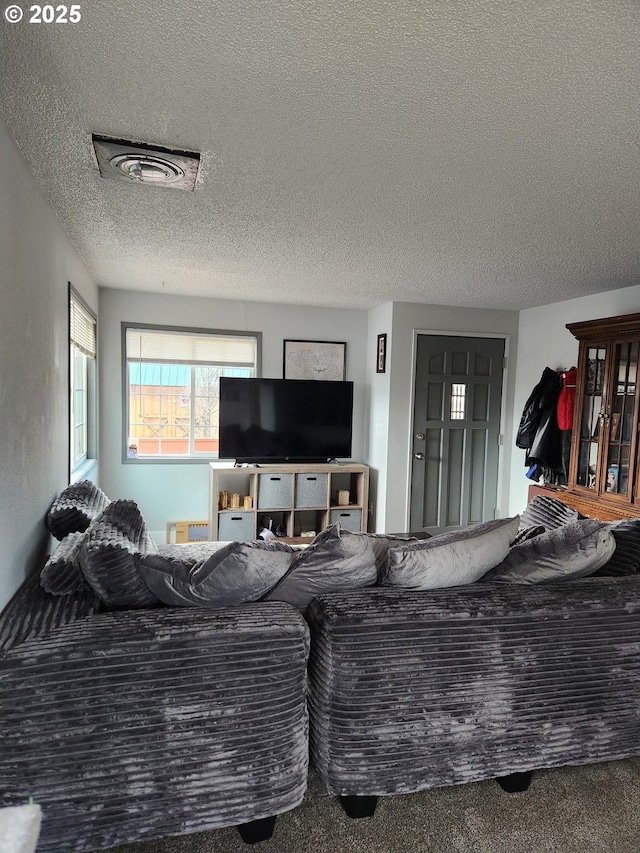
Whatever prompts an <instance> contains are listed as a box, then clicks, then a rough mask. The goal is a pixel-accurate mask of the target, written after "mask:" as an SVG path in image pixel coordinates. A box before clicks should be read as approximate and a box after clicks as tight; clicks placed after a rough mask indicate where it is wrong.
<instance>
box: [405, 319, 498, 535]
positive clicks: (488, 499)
mask: <svg viewBox="0 0 640 853" xmlns="http://www.w3.org/2000/svg"><path fill="white" fill-rule="evenodd" d="M503 364H504V340H502V339H497V338H467V337H445V336H441V335H419V336H418V345H417V355H416V372H415V409H414V418H413V442H412V444H413V447H412V469H411V521H410V528H409V529H410V530H412V531H420V530H421V531H424V532H426V533H431V534H435V533H442V532H444V531H446V530H455V529H457V528H460V527H466V526H467V525H469V524H476V523H478V522H481V521H489V520H490V519H492V518H495V512H496V507H497V490H498V442H499V434H500V409H501V398H502V370H503Z"/></svg>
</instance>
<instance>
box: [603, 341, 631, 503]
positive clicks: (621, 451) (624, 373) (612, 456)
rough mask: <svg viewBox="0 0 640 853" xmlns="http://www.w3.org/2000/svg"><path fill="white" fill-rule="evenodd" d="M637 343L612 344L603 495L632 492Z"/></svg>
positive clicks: (605, 421) (604, 415) (606, 415)
mask: <svg viewBox="0 0 640 853" xmlns="http://www.w3.org/2000/svg"><path fill="white" fill-rule="evenodd" d="M638 350H639V344H638V342H637V341H629V342H624V343H616V344H614V357H613V370H612V373H611V391H610V395H609V399H607V400H606V406H605V411H604V413H603V418H602V422H603V425H605V426H606V431H605V435H604V438H605V439H606V452H605V467H604V470H603V485H602V491H604V492H609V493H613V494H618V495H624V496H626V497H628V496H629V495H630V494H631V492H630V489H631V471H632V466H631V453H632V446H631V445H632V441H633V438H634V436H633V419H634V409H635V405H634V403H635V393H636V378H637V372H638Z"/></svg>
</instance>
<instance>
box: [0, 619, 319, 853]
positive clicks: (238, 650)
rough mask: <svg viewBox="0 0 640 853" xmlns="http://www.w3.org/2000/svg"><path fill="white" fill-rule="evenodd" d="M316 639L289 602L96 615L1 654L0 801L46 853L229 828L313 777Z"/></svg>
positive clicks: (267, 811)
mask: <svg viewBox="0 0 640 853" xmlns="http://www.w3.org/2000/svg"><path fill="white" fill-rule="evenodd" d="M308 649H309V645H308V630H307V627H306V624H305V623H304V621H303V620H302V618H301V617H300V615H299V614H298V613H297V612H296V611H295V610H294V609H293V608H291V607H289V606H288V605H282V604H273V605H264V604H261V605H244V606H241V607H237V608H233V609H231V608H229V609H225V610H220V611H217V612H215V613H212V612H210V611H205V610H199V609H195V608H194V609H188V610H187V609H184V610H183V609H169V608H167V609H156V610H147V611H126V612H111V613H104V614H99V615H96V616H93V617H90V618H86V619H82V620H79V621H78V622H75V623H73V624H71V625H67V626H66V627H63V628H60V629H58V630H56V631H51V632H49V633H47V634H44V635H42V636H40V637H37V638H34V639H30V640H26V641H25V642H23V643H22V644H20V645H19V646H16V647H15V648H13V649H12V650H11V651H9V652H7V653H5V654H4V655H2V656H1V657H0V732H1V733H2V741H3V743H2V750H0V803H1V804H5V805H13V804H16V803H20V802H24V801H26V800H27V799H28V798H29V797H30V796H32V797H33V798H34V800H35V801H36V802H38V803H40V804H41V805H42V808H43V814H44V819H43V825H42V837H41V842H40V845H41V846H40V847H39V848H38V849H39V853H40V851H43V853H44V851H49V850H50V851H53V850H61V849H65V850H74V851H81V850H93V849H96V848H98V847H100V848H102V847H110V846H113V845H116V844H122V843H129V842H131V841H135V840H138V839H144V838H157V837H162V836H167V835H178V834H183V833H189V832H196V831H202V830H205V829H211V828H214V827H220V826H233V825H237V824H242V823H246V822H249V821H252V820H254V819H259V818H263V817H268V816H271V815H274V814H278V813H280V812H282V811H286V810H288V809H290V808H293V807H294V806H295V805H297V804H298V803H299V802H300V801H301V799H302V797H303V794H304V791H305V788H306V779H307V752H308V741H307V734H308V729H307V711H306V700H305V689H306V662H307V655H308Z"/></svg>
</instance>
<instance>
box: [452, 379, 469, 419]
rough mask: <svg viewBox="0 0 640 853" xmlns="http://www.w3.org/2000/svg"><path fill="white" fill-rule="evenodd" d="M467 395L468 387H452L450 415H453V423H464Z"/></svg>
mask: <svg viewBox="0 0 640 853" xmlns="http://www.w3.org/2000/svg"><path fill="white" fill-rule="evenodd" d="M466 393H467V388H466V385H457V384H453V385H452V386H451V408H450V415H451V420H452V421H463V420H464V410H465V396H466Z"/></svg>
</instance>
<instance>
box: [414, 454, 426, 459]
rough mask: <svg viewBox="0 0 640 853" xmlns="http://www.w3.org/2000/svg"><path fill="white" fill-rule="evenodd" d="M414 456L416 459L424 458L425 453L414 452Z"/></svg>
mask: <svg viewBox="0 0 640 853" xmlns="http://www.w3.org/2000/svg"><path fill="white" fill-rule="evenodd" d="M413 458H414V459H424V453H414V454H413Z"/></svg>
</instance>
